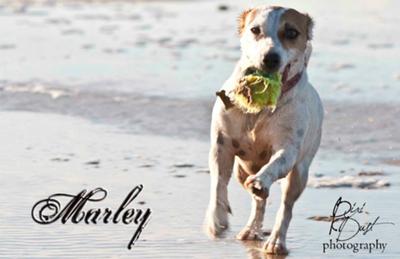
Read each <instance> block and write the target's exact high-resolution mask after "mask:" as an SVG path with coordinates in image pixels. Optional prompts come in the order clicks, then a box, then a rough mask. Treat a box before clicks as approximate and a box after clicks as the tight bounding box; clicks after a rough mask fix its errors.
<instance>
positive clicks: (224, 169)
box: [206, 135, 234, 237]
mask: <svg viewBox="0 0 400 259" xmlns="http://www.w3.org/2000/svg"><path fill="white" fill-rule="evenodd" d="M218 138H219V139H218ZM218 138H217V139H216V140H215V141H213V140H212V141H213V142H214V143H212V144H211V150H210V154H209V166H210V176H211V190H210V203H209V205H208V209H207V214H206V231H207V233H208V234H209V235H210V236H211V237H215V236H218V235H220V234H221V233H222V232H223V231H224V230H226V229H227V228H228V213H231V208H230V206H229V201H228V188H227V187H228V183H229V179H230V178H231V175H232V167H233V162H234V154H233V152H232V150H230V149H229V148H227V147H225V146H224V144H223V142H224V141H223V140H222V135H219V136H218Z"/></svg>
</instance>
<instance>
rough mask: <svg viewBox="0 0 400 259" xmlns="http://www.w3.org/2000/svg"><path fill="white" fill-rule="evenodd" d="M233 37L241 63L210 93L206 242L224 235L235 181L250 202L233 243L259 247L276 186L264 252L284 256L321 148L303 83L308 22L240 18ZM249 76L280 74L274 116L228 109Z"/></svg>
mask: <svg viewBox="0 0 400 259" xmlns="http://www.w3.org/2000/svg"><path fill="white" fill-rule="evenodd" d="M238 29H239V35H240V45H241V50H242V55H241V58H240V60H239V61H238V63H237V65H236V67H235V69H234V71H233V73H232V75H231V76H230V77H229V78H228V80H227V81H226V82H225V84H224V85H223V87H222V89H221V91H220V92H218V93H217V95H218V96H219V97H220V98H218V99H217V101H216V102H215V105H214V108H213V112H212V123H211V149H210V153H209V167H210V174H211V193H210V202H209V206H208V209H207V215H206V228H207V232H208V233H209V234H210V235H211V236H213V237H216V236H220V235H221V234H222V233H223V231H224V230H226V229H227V228H228V213H230V212H231V209H230V206H229V202H228V190H227V186H228V183H229V179H230V178H231V175H232V173H234V175H235V176H236V178H237V179H238V181H239V182H240V183H241V184H242V185H243V187H244V188H246V190H248V191H249V193H250V194H251V196H252V208H251V213H250V218H249V220H248V222H247V225H246V226H245V227H244V228H243V230H242V231H241V232H240V233H239V234H238V235H237V238H238V239H240V240H251V239H261V238H262V234H261V228H262V223H263V218H264V211H265V205H266V200H267V198H268V195H269V190H270V187H271V185H272V183H274V182H275V181H277V180H279V179H281V180H282V181H281V187H282V198H281V204H280V208H279V212H278V213H277V216H276V220H275V225H274V227H273V229H272V232H271V235H270V236H269V238H268V240H267V242H266V243H265V245H264V249H265V250H266V252H267V253H271V254H287V253H288V250H287V248H286V234H287V230H288V227H289V223H290V220H291V218H292V210H293V205H294V203H295V201H296V200H297V199H298V198H299V196H300V194H301V193H302V191H303V190H304V188H305V187H306V183H307V178H308V170H309V167H310V164H311V162H312V160H313V158H314V156H315V154H316V152H317V150H318V147H319V145H320V140H321V126H322V120H323V107H322V104H321V100H320V98H319V95H318V93H317V92H316V90H315V89H314V88H313V86H312V85H311V84H310V83H309V81H308V77H307V64H308V61H309V58H310V55H311V49H312V47H311V38H312V29H313V20H312V19H311V18H310V17H309V16H308V15H307V14H303V13H300V12H298V11H296V10H294V9H290V8H283V7H267V6H260V7H257V8H253V9H250V10H247V11H245V12H243V13H242V14H241V15H240V18H239V28H238ZM248 69H259V70H262V71H264V72H267V73H274V72H279V73H281V75H282V91H281V97H280V99H279V100H278V103H277V106H276V109H275V110H274V111H271V110H269V109H264V110H263V111H261V112H259V113H257V114H252V113H245V112H244V111H242V110H241V109H240V108H238V107H236V106H235V105H234V104H233V102H231V100H232V98H234V97H233V94H232V93H233V92H234V90H235V88H236V87H238V85H239V82H240V79H241V78H243V76H244V75H245V74H246V71H248Z"/></svg>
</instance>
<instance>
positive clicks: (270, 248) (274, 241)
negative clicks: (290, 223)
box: [264, 236, 289, 255]
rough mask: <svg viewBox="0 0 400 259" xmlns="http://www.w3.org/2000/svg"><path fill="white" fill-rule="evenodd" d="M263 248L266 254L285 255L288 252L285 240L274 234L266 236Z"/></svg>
mask: <svg viewBox="0 0 400 259" xmlns="http://www.w3.org/2000/svg"><path fill="white" fill-rule="evenodd" d="M264 250H265V252H266V253H267V254H275V255H287V254H288V253H289V251H288V250H287V248H286V244H285V242H284V241H282V240H281V239H280V238H278V237H275V236H270V237H269V238H268V241H267V242H265V244H264Z"/></svg>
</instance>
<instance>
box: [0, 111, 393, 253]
mask: <svg viewBox="0 0 400 259" xmlns="http://www.w3.org/2000/svg"><path fill="white" fill-rule="evenodd" d="M27 125H29V127H27ZM0 138H1V142H2V149H1V150H0V152H1V154H2V157H3V159H4V161H5V163H2V165H1V166H0V170H1V172H2V173H1V174H0V183H1V184H0V187H1V188H0V189H1V193H2V195H0V202H1V203H2V204H3V206H4V209H3V216H2V217H1V218H0V230H1V232H2V233H4V237H5V238H2V239H1V240H0V255H8V256H10V255H11V256H15V257H25V256H26V255H27V254H29V256H30V257H32V256H39V257H58V256H61V255H62V256H63V257H74V256H75V257H76V256H77V255H79V256H85V257H95V258H100V257H108V256H107V255H110V254H118V255H119V256H120V257H131V256H138V257H140V258H154V254H159V255H163V256H164V257H165V258H171V257H174V258H175V257H179V255H183V254H185V255H186V256H187V255H189V254H192V255H193V256H211V257H220V256H223V255H225V256H227V255H228V256H229V257H230V258H243V257H244V256H247V257H250V258H259V257H260V256H261V258H262V256H263V254H262V253H261V252H260V247H261V246H262V242H252V241H250V242H239V241H237V240H235V239H234V235H235V234H237V232H239V231H240V229H241V228H242V227H243V226H244V224H245V222H246V220H247V217H248V213H249V209H250V203H249V200H250V197H249V195H248V193H247V192H246V191H245V190H243V188H242V187H241V186H240V185H239V184H238V183H237V182H236V181H235V180H234V179H232V181H231V184H230V186H229V193H230V194H229V196H230V201H231V205H232V209H233V216H231V228H230V230H229V231H228V232H227V234H226V237H225V238H223V239H218V240H209V239H208V238H207V237H206V235H205V234H204V233H203V231H202V223H203V219H204V213H205V208H206V206H207V202H208V193H209V189H208V188H209V176H208V174H207V171H206V170H207V153H208V143H205V142H204V141H196V140H188V139H178V138H173V137H165V136H152V135H134V134H127V133H124V132H121V131H120V130H118V129H116V128H115V127H112V126H110V125H102V124H98V123H92V122H90V121H88V120H84V119H80V118H75V117H71V116H64V115H54V114H40V113H32V112H11V111H2V112H0ZM320 153H321V154H319V155H318V156H317V157H316V160H315V162H314V164H313V166H312V167H313V169H312V171H313V172H312V174H311V176H313V173H314V172H320V173H321V172H322V173H324V174H326V175H327V176H333V177H336V176H337V175H349V174H354V173H351V170H350V171H349V172H345V173H340V172H337V171H339V170H340V169H344V167H346V166H347V165H348V166H355V168H354V170H355V172H358V170H359V168H358V167H357V161H353V164H351V163H349V162H351V161H347V162H346V161H345V160H340V159H339V160H338V158H339V156H336V158H335V159H336V160H332V158H331V157H328V158H324V153H325V152H324V151H323V150H322V152H320ZM321 155H322V156H321ZM346 163H347V164H346ZM358 166H359V167H360V165H359V164H358ZM362 167H367V168H374V166H372V165H371V166H369V167H368V166H362ZM389 168H391V169H389ZM384 170H385V172H386V173H387V175H385V176H382V177H383V178H385V179H388V180H389V181H391V183H393V185H392V186H389V187H388V188H384V189H372V190H366V189H358V188H354V187H353V188H345V187H342V188H311V187H308V188H306V191H305V192H304V194H303V195H302V197H301V198H300V199H299V202H298V203H296V208H295V212H294V215H295V216H294V218H293V222H292V226H291V228H290V230H289V234H288V246H289V249H290V256H294V257H304V256H307V257H308V258H309V257H319V256H322V254H321V253H320V252H319V251H320V250H321V249H322V248H321V247H322V244H321V242H320V241H321V240H325V239H327V238H328V236H327V234H326V232H325V231H321V227H322V228H328V227H329V224H327V223H326V222H325V223H324V222H318V221H314V220H309V219H308V218H310V217H313V216H328V215H329V214H330V212H331V209H332V206H333V205H334V202H335V200H337V198H338V196H343V197H344V198H350V197H351V200H352V201H355V202H362V201H366V202H367V203H368V205H367V207H368V211H369V214H368V215H366V216H368V217H373V216H376V215H380V216H381V217H382V219H387V220H392V221H393V220H395V219H396V218H398V217H399V216H400V215H399V212H398V211H392V210H391V208H393V207H395V206H396V204H397V200H396V199H395V198H394V197H397V196H398V185H399V177H398V176H397V175H396V174H395V172H396V170H398V167H387V168H385V169H384ZM330 171H336V173H335V174H330ZM378 177H379V176H378ZM312 178H313V179H314V178H315V176H313V177H312ZM315 179H317V178H315ZM137 184H143V186H144V190H143V195H142V194H141V196H140V197H139V198H138V200H137V203H135V206H139V207H140V206H144V207H146V208H148V207H149V208H151V209H152V211H153V213H152V218H151V220H150V222H149V223H148V226H147V227H146V228H145V229H144V230H143V233H142V234H141V238H140V239H139V241H137V243H136V244H135V246H134V247H133V248H132V250H127V249H126V240H127V238H128V237H130V236H131V235H132V229H131V228H129V227H126V226H122V225H121V226H120V225H104V226H103V225H97V226H92V227H89V226H84V225H71V224H67V225H62V224H55V225H51V226H40V225H37V224H35V223H34V222H32V219H31V218H30V216H29V214H27V213H26V211H29V210H30V209H31V207H32V206H33V204H34V203H35V202H36V201H38V200H39V199H43V198H45V197H46V195H50V194H52V193H57V192H58V193H59V192H61V193H71V194H74V193H78V192H79V191H81V190H82V189H83V188H85V189H92V188H96V187H104V188H106V189H108V190H109V200H107V201H106V202H105V203H104V205H105V206H107V207H110V208H114V207H115V206H116V205H117V204H119V203H120V201H121V198H122V197H124V196H125V195H126V193H127V192H128V191H129V190H130V188H132V186H136V185H137ZM26 186H30V189H29V195H27V193H26ZM279 189H280V188H279V183H274V184H273V186H272V189H271V195H270V198H269V199H268V204H267V215H266V218H265V227H264V228H265V229H266V230H267V231H268V230H270V229H271V227H272V224H273V222H274V215H275V212H276V210H277V207H278V205H279V198H280V190H279ZM184 193H188V194H189V193H190V195H182V194H184ZM377 193H379V196H378V195H377ZM321 194H323V197H322V196H321ZM10 196H12V197H13V199H9V198H8V197H10ZM160 197H162V198H160ZM107 199H108V198H107ZM14 200H18V203H14ZM381 200H385V201H386V202H385V203H384V204H383V203H381ZM182 211H185V213H181V212H182ZM27 226H28V227H27ZM326 230H327V229H326ZM305 233H309V234H307V238H304V235H305ZM375 235H384V236H385V240H386V239H387V240H386V242H389V245H388V248H387V251H385V255H386V256H390V255H394V254H396V253H398V252H400V251H398V249H397V248H396V247H394V244H395V242H396V240H398V236H399V235H398V233H397V232H396V231H393V232H390V233H388V232H387V229H385V228H383V227H380V228H376V230H374V234H373V236H375ZM31 238H34V241H32V240H31ZM21 243H22V244H24V249H21V248H20V244H21ZM44 247H45V248H46V249H44V250H43V249H42V248H44ZM61 247H62V248H63V249H68V252H66V251H67V250H63V251H61V250H60V248H61ZM221 247H224V249H221ZM60 253H62V254H60ZM332 253H333V254H335V255H337V256H339V255H340V256H341V254H340V253H339V252H337V251H335V252H332ZM341 257H342V256H341ZM347 257H348V258H350V255H348V254H345V255H344V256H343V258H347Z"/></svg>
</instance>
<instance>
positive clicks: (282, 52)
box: [239, 6, 313, 74]
mask: <svg viewBox="0 0 400 259" xmlns="http://www.w3.org/2000/svg"><path fill="white" fill-rule="evenodd" d="M312 28H313V21H312V19H311V18H310V17H309V16H308V15H307V14H302V13H300V12H298V11H296V10H294V9H288V8H283V7H266V6H261V7H257V8H254V9H250V10H247V11H244V12H243V13H242V14H241V15H240V17H239V34H240V44H241V49H242V57H241V62H242V67H243V68H244V69H246V68H249V67H254V68H257V69H261V70H263V71H265V72H270V73H272V72H277V71H279V72H280V73H283V71H284V70H285V68H287V67H289V66H288V65H289V64H290V67H291V69H290V70H291V74H292V73H297V72H300V71H302V70H303V69H304V67H305V66H306V64H307V62H308V59H309V57H310V54H311V44H310V40H311V38H312ZM243 63H244V64H243Z"/></svg>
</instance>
